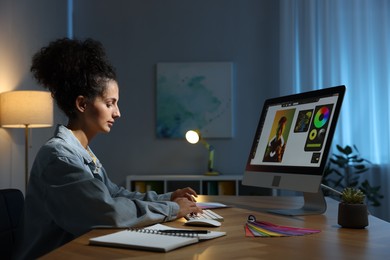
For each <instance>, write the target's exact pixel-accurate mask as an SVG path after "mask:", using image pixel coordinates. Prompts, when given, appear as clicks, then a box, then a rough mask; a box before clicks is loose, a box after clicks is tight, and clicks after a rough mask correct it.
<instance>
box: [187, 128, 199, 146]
mask: <svg viewBox="0 0 390 260" xmlns="http://www.w3.org/2000/svg"><path fill="white" fill-rule="evenodd" d="M186 139H187V141H188V142H189V143H191V144H196V143H197V142H199V139H200V137H199V134H198V132H196V131H194V130H190V131H188V132H187V133H186Z"/></svg>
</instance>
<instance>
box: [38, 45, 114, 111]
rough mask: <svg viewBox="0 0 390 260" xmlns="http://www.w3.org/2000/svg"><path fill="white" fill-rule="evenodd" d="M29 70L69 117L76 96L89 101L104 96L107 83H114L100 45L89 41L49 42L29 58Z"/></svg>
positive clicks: (112, 73)
mask: <svg viewBox="0 0 390 260" xmlns="http://www.w3.org/2000/svg"><path fill="white" fill-rule="evenodd" d="M30 70H31V72H32V73H33V76H34V77H35V79H36V80H37V82H38V83H39V84H41V85H42V86H43V87H44V88H46V89H48V90H49V91H50V92H51V95H52V97H53V98H54V100H56V102H57V105H58V107H59V108H60V109H61V110H62V111H63V112H64V113H65V114H66V115H67V116H68V117H69V118H72V117H74V116H75V111H76V108H75V100H76V98H77V97H78V96H80V95H82V96H84V97H86V98H87V99H88V100H91V101H92V100H93V99H95V98H96V97H97V96H101V95H103V94H104V91H105V89H106V83H107V81H110V80H115V81H116V80H117V79H116V72H115V68H114V67H113V66H112V65H111V64H110V63H109V61H108V59H107V57H106V53H105V51H104V48H103V45H102V44H101V43H100V42H98V41H95V40H92V39H86V40H85V41H80V40H74V39H69V38H62V39H58V40H56V41H53V42H51V43H50V44H49V45H48V46H47V47H43V48H41V49H40V50H39V51H38V52H37V53H36V54H35V55H34V56H33V58H32V65H31V69H30Z"/></svg>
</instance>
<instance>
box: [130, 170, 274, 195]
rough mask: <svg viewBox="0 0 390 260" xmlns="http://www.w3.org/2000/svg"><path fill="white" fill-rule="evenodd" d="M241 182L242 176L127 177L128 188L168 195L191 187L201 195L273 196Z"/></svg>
mask: <svg viewBox="0 0 390 260" xmlns="http://www.w3.org/2000/svg"><path fill="white" fill-rule="evenodd" d="M241 180H242V175H218V176H207V175H129V176H127V177H126V188H127V189H128V190H131V191H139V192H146V191H149V190H154V191H156V192H157V193H166V192H169V191H175V190H176V189H180V188H184V187H191V188H192V189H194V190H195V191H196V192H197V193H198V194H201V195H235V196H238V195H272V190H271V189H265V188H264V189H263V188H257V187H250V186H244V185H242V183H241Z"/></svg>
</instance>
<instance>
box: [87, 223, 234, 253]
mask: <svg viewBox="0 0 390 260" xmlns="http://www.w3.org/2000/svg"><path fill="white" fill-rule="evenodd" d="M162 230H177V229H175V228H171V227H168V226H165V225H161V224H156V225H153V226H149V227H147V228H143V229H128V230H122V231H118V232H115V233H112V234H108V235H104V236H100V237H95V238H91V239H90V240H89V244H90V245H101V246H112V247H123V248H131V249H140V250H149V251H158V252H168V251H171V250H173V249H176V248H179V247H183V246H187V245H190V244H194V243H198V242H199V241H200V240H207V239H213V238H217V237H221V236H224V235H226V232H221V231H210V232H209V233H207V234H194V233H169V234H167V233H163V232H161V231H162ZM180 230H182V229H180Z"/></svg>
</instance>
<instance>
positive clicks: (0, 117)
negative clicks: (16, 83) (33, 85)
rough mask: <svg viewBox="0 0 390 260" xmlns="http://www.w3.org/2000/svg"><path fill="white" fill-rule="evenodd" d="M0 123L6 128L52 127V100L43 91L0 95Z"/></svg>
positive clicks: (13, 92)
mask: <svg viewBox="0 0 390 260" xmlns="http://www.w3.org/2000/svg"><path fill="white" fill-rule="evenodd" d="M0 123H1V127H8V128H25V127H26V126H28V128H36V127H50V126H52V125H53V99H52V97H51V95H50V93H49V92H45V91H30V90H28V91H24V90H21V91H9V92H4V93H1V94H0Z"/></svg>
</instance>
